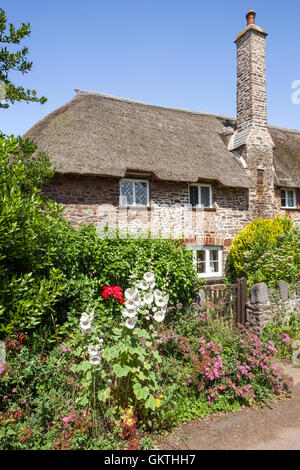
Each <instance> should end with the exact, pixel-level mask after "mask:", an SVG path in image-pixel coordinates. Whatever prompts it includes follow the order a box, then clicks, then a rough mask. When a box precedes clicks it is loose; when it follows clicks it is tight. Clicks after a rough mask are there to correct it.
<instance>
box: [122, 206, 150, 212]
mask: <svg viewBox="0 0 300 470" xmlns="http://www.w3.org/2000/svg"><path fill="white" fill-rule="evenodd" d="M119 209H121V210H128V209H132V210H136V211H150V210H151V206H120V205H119Z"/></svg>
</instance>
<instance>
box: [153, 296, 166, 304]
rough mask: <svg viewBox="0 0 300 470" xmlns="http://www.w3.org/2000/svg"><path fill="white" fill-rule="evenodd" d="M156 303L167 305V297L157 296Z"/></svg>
mask: <svg viewBox="0 0 300 470" xmlns="http://www.w3.org/2000/svg"><path fill="white" fill-rule="evenodd" d="M155 303H156V305H157V307H165V306H166V299H165V298H164V297H162V296H160V297H158V296H157V297H156V298H155Z"/></svg>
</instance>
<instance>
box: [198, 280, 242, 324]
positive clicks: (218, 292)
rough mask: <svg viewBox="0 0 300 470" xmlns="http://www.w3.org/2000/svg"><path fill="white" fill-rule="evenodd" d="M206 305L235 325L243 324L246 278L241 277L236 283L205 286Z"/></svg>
mask: <svg viewBox="0 0 300 470" xmlns="http://www.w3.org/2000/svg"><path fill="white" fill-rule="evenodd" d="M205 293H206V301H207V302H206V307H207V308H208V310H213V311H214V312H216V314H217V315H218V316H220V317H222V318H225V319H227V320H229V321H233V323H234V325H235V326H237V325H238V324H240V325H245V322H246V302H247V279H246V278H245V277H242V278H241V279H238V280H237V282H236V284H213V285H208V286H207V287H206V288H205Z"/></svg>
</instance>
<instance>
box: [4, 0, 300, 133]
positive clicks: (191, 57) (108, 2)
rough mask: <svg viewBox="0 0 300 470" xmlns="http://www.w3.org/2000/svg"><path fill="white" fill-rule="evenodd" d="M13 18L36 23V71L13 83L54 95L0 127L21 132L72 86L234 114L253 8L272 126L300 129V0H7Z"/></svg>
mask: <svg viewBox="0 0 300 470" xmlns="http://www.w3.org/2000/svg"><path fill="white" fill-rule="evenodd" d="M0 7H1V8H3V9H4V10H5V12H6V13H7V16H8V20H9V21H11V22H12V23H13V24H15V25H16V26H17V25H20V24H21V22H30V24H31V30H32V31H31V37H30V38H28V39H26V42H25V44H26V45H27V46H28V47H29V50H30V60H32V61H33V70H32V71H31V72H30V73H29V74H27V75H24V76H21V75H17V76H15V80H14V82H15V84H19V85H22V86H24V87H25V88H30V89H36V90H37V91H38V94H39V95H42V94H43V95H45V96H46V97H47V98H48V102H47V103H46V104H45V105H40V104H38V103H30V104H26V103H18V104H15V105H14V106H12V107H11V108H10V109H9V110H0V129H1V130H2V131H4V132H6V133H7V134H15V135H22V134H23V133H24V132H26V130H28V129H29V128H30V127H31V126H33V125H34V124H35V123H36V122H37V121H39V120H40V119H42V118H43V117H44V116H46V115H47V114H48V113H50V112H51V111H53V110H54V109H56V108H58V107H59V106H62V105H63V104H65V103H66V102H68V101H69V100H70V99H71V98H72V97H73V96H74V94H75V92H74V88H81V89H83V90H93V91H98V92H102V93H108V94H112V95H116V96H121V97H125V98H130V99H134V100H140V101H145V102H148V103H152V104H160V105H163V106H172V107H179V108H187V109H193V110H199V111H205V112H211V113H216V114H224V115H228V116H235V114H236V46H235V44H234V39H235V37H236V36H237V34H238V33H239V32H240V31H241V30H242V29H244V27H245V26H246V19H245V14H246V12H247V10H249V9H255V10H256V12H257V16H256V23H257V24H258V25H259V26H261V27H263V28H264V29H266V31H267V32H268V33H269V36H268V37H267V95H268V121H269V123H270V124H275V125H279V126H285V127H292V128H298V129H300V104H299V105H295V104H293V103H292V100H291V96H292V92H293V90H292V88H291V85H292V82H293V81H294V80H300V46H299V44H300V27H299V25H300V2H299V0H288V1H285V2H282V1H281V0H280V1H279V0H259V1H258V0H246V1H245V0H228V1H226V2H224V0H214V1H210V2H209V1H207V0H206V1H199V0H197V1H196V0H105V1H104V0H97V1H95V0H85V1H84V2H83V1H78V0H72V1H69V0H60V1H58V0H52V1H41V0H35V1H34V0H26V1H24V0H22V1H19V0H17V1H16V0H2V1H1V2H0Z"/></svg>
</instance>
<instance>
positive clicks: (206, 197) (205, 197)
mask: <svg viewBox="0 0 300 470" xmlns="http://www.w3.org/2000/svg"><path fill="white" fill-rule="evenodd" d="M201 204H203V206H204V207H210V187H209V186H201Z"/></svg>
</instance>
